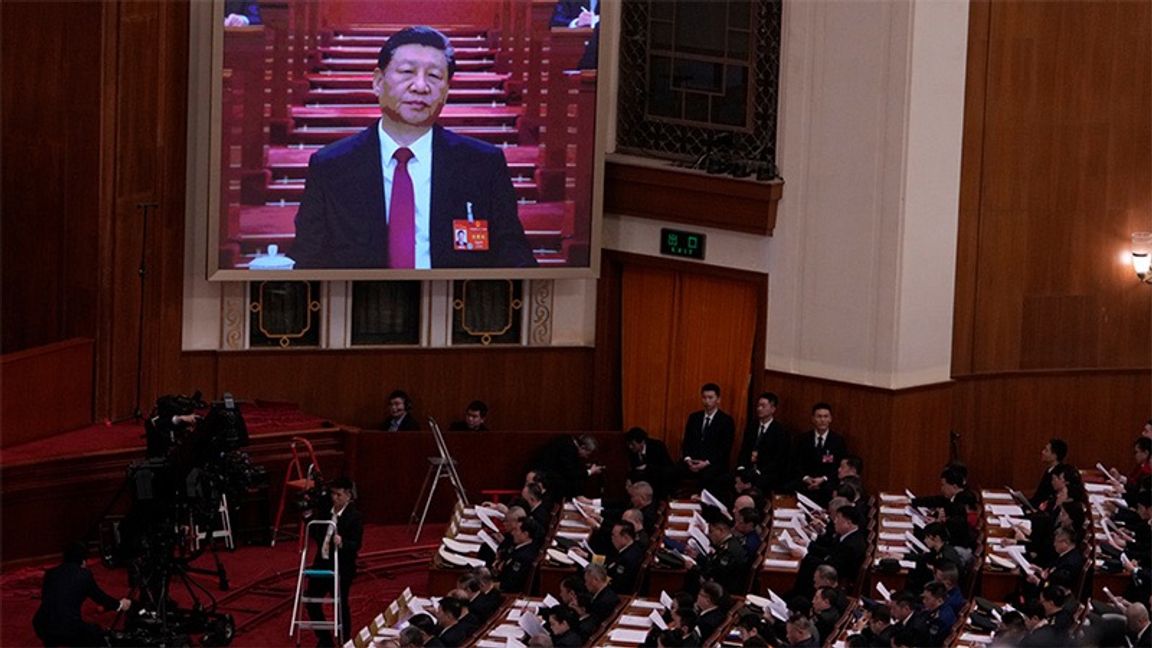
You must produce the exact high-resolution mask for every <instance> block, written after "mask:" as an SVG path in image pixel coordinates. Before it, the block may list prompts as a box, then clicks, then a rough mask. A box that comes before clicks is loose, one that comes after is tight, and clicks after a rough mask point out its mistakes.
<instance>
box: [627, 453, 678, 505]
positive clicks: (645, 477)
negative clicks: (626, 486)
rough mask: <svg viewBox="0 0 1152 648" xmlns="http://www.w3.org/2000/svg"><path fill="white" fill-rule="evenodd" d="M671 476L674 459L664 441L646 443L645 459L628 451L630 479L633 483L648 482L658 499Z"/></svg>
mask: <svg viewBox="0 0 1152 648" xmlns="http://www.w3.org/2000/svg"><path fill="white" fill-rule="evenodd" d="M640 466H644V468H640ZM671 476H672V457H671V456H670V455H669V454H668V446H667V445H665V444H664V442H663V441H660V440H657V439H648V440H647V441H645V442H644V457H643V459H641V457H640V455H638V454H636V453H635V452H632V451H631V450H629V451H628V479H629V480H631V481H632V482H633V483H635V482H638V481H643V482H648V485H650V486H651V487H652V490H653V492H654V493H655V495H656V498H657V499H659V498H660V496H661V495H662V494H663V493H664V492H665V489H666V487H667V485H668V480H669V479H670V478H671Z"/></svg>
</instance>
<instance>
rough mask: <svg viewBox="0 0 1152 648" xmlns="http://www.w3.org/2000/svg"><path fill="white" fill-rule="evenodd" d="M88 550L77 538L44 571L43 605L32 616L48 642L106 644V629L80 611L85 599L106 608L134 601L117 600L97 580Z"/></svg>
mask: <svg viewBox="0 0 1152 648" xmlns="http://www.w3.org/2000/svg"><path fill="white" fill-rule="evenodd" d="M87 557H88V550H87V549H86V548H85V547H84V545H83V544H80V543H79V542H74V543H72V544H70V545H68V546H67V547H65V549H64V555H63V560H61V561H60V564H59V565H57V566H56V567H53V568H52V569H49V570H48V571H46V572H45V573H44V588H43V591H42V593H41V596H40V608H39V609H37V610H36V616H34V617H32V627H33V628H35V630H36V636H37V637H40V640H41V641H43V642H44V645H45V646H77V647H81V646H104V645H107V644H106V641H105V634H106V633H105V631H104V630H103V628H101V627H100V626H98V625H96V624H95V623H86V622H85V621H84V618H83V616H82V615H81V614H80V606H81V605H83V603H84V599H89V598H90V599H92V600H93V601H96V602H97V603H99V604H100V605H102V606H103V607H104V609H105V610H109V611H111V610H120V611H124V610H127V609H128V607H129V606H130V605H131V604H132V601H131V600H129V599H126V598H122V599H120V600H116V599H114V598H112V597H111V596H109V595H108V594H106V593H105V592H104V590H102V589H100V586H99V585H97V584H96V579H95V578H94V577H93V576H92V572H91V571H89V570H88V568H87V567H86V566H85V564H84V562H85V560H86V559H87Z"/></svg>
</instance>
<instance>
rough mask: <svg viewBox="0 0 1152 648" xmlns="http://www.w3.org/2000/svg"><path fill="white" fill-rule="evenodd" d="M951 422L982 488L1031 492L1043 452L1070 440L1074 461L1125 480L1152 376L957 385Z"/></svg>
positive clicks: (1062, 376) (1055, 375) (1048, 376)
mask: <svg viewBox="0 0 1152 648" xmlns="http://www.w3.org/2000/svg"><path fill="white" fill-rule="evenodd" d="M954 403H955V409H954V413H953V418H954V421H955V426H956V430H957V431H958V432H959V433H960V435H961V439H960V446H961V457H963V458H964V460H965V461H967V462H968V465H969V466H970V468H971V474H972V478H973V479H974V480H977V481H978V482H979V483H985V484H991V485H996V486H998V485H1002V484H1005V483H1011V484H1014V485H1019V486H1021V487H1024V488H1026V489H1031V488H1034V487H1035V482H1036V481H1037V480H1038V479H1039V470H1040V449H1041V448H1042V447H1044V444H1045V443H1047V441H1048V439H1051V438H1052V437H1059V438H1062V439H1064V440H1066V441H1068V445H1069V461H1071V462H1072V463H1073V464H1074V465H1077V466H1080V467H1081V468H1086V467H1090V466H1092V465H1093V464H1095V463H1096V462H1097V461H1103V462H1104V463H1105V464H1107V465H1109V466H1118V467H1119V468H1120V470H1121V472H1124V473H1127V472H1128V470H1130V469H1131V468H1132V466H1133V465H1134V462H1133V459H1132V444H1133V443H1134V441H1135V439H1136V437H1137V436H1139V434H1140V429H1141V427H1142V426H1143V425H1144V421H1146V420H1147V419H1148V418H1149V416H1150V414H1152V372H1150V371H1148V370H1146V369H1140V370H1129V371H1121V370H1099V371H1053V372H1035V373H1029V374H1020V373H1015V374H1003V375H989V376H978V377H977V376H973V377H968V378H963V379H959V380H957V381H956V386H955V394H954Z"/></svg>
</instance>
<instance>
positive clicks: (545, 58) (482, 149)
mask: <svg viewBox="0 0 1152 648" xmlns="http://www.w3.org/2000/svg"><path fill="white" fill-rule="evenodd" d="M602 3H603V0H601V3H592V4H593V9H592V10H589V8H588V6H587V5H588V3H570V2H556V1H554V0H421V1H420V2H411V1H410V0H409V1H407V2H399V1H396V0H355V1H352V0H324V1H320V0H278V1H270V0H265V1H251V0H249V1H244V2H240V1H233V0H215V1H213V2H195V3H192V5H191V6H192V29H191V39H192V47H191V57H190V67H191V70H190V95H191V99H190V108H191V114H190V115H189V128H190V131H189V140H190V151H189V167H190V168H189V175H188V177H189V185H188V186H189V192H190V195H189V201H188V204H189V208H190V215H191V216H190V217H191V218H194V219H196V227H197V228H199V227H203V230H199V229H197V235H196V238H197V239H198V240H203V241H204V246H205V247H206V267H207V277H208V279H210V280H214V281H250V280H267V279H288V278H291V279H292V280H352V279H362V280H393V279H409V280H410V279H454V278H477V279H484V278H524V279H532V278H590V277H595V276H596V275H597V274H598V269H599V244H600V229H601V219H602V209H601V205H602V198H601V194H602V176H603V166H604V165H603V157H604V149H605V144H604V139H605V137H604V136H605V131H606V130H607V128H606V126H607V124H606V121H607V115H608V110H607V109H606V106H605V105H604V104H605V103H606V99H607V97H608V93H607V92H605V91H604V88H603V85H604V76H605V75H603V74H599V73H598V72H597V69H596V67H597V63H598V60H599V52H600V49H601V43H600V38H599V32H600V28H601V26H600V24H599V19H600V13H601V12H600V9H601V7H599V6H598V5H599V4H602ZM572 11H575V12H582V13H579V14H576V13H574V14H572V15H567V13H565V12H572ZM244 23H247V24H244ZM414 26H419V27H424V26H426V27H429V28H431V30H427V29H418V30H416V31H415V32H414V31H412V30H408V31H406V32H402V33H401V30H402V29H404V28H406V27H414ZM398 33H400V34H401V35H399V36H397V37H396V39H395V40H394V42H393V46H392V47H394V48H395V49H392V47H389V46H388V45H387V43H388V42H389V39H390V38H392V37H393V36H395V35H397V34H398ZM440 34H443V36H444V37H445V38H446V39H447V42H448V45H449V50H450V52H451V54H452V56H451V59H452V62H453V65H454V70H452V71H449V70H446V69H445V64H446V63H447V61H448V60H449V57H448V53H449V52H448V51H445V50H444V49H442V48H441V47H439V46H436V45H435V44H436V43H437V42H439V41H438V40H437V39H439V37H440ZM429 39H431V40H429ZM397 43H403V44H402V45H396V44H397ZM430 43H431V44H430ZM382 50H388V51H387V53H384V54H382ZM385 60H387V63H385V64H384V65H383V67H381V62H382V61H385ZM399 147H404V148H408V149H409V150H410V151H411V161H407V158H408V157H409V155H408V154H406V153H404V152H403V151H402V152H401V153H402V154H403V155H402V157H403V158H404V159H405V160H406V161H404V162H400V161H397V160H396V159H394V158H393V156H392V151H395V150H396V149H397V148H399ZM402 165H403V166H402ZM396 188H398V189H396ZM394 189H396V190H395V191H394ZM201 223H203V225H200V224H201ZM201 232H202V233H201ZM197 256H199V255H197Z"/></svg>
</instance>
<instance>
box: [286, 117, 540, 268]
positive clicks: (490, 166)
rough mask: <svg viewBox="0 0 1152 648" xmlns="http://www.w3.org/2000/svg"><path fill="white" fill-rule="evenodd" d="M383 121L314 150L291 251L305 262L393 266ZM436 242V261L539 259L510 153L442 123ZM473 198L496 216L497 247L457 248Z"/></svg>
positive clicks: (497, 264) (435, 157) (516, 264)
mask: <svg viewBox="0 0 1152 648" xmlns="http://www.w3.org/2000/svg"><path fill="white" fill-rule="evenodd" d="M383 173H384V172H383V166H382V165H381V161H380V135H379V130H378V126H377V124H373V125H372V126H369V127H368V128H366V129H364V130H363V131H360V132H359V133H357V134H356V135H353V136H351V137H347V138H344V139H342V140H339V141H337V142H334V143H332V144H329V145H328V146H325V147H324V148H322V149H320V150H319V151H317V152H316V153H314V154H313V155H312V159H311V160H310V161H309V163H308V183H307V185H306V186H305V188H304V199H303V202H301V203H300V210H299V211H298V212H297V213H296V240H295V241H294V242H293V244H292V252H291V257H292V258H293V259H295V260H296V267H298V268H387V267H388V225H387V221H386V220H385V205H384V175H383ZM429 202H430V214H429V217H428V219H429V228H430V230H431V232H430V235H429V247H430V252H431V256H432V267H433V268H522V267H532V266H535V265H536V259H535V257H533V256H532V249H531V247H530V246H529V245H528V239H527V238H526V237H525V236H524V227H523V226H522V225H521V224H520V218H519V215H518V213H517V210H516V192H515V190H514V189H513V188H512V180H511V178H510V177H509V175H508V163H507V162H506V161H505V159H504V153H503V152H502V151H501V150H500V149H498V148H496V147H494V146H492V145H490V144H487V143H484V142H481V141H479V140H475V139H472V138H470V137H464V136H462V135H457V134H456V133H453V132H452V131H449V130H446V129H444V128H442V127H440V126H435V127H433V130H432V196H431V199H430V201H429ZM469 202H471V203H472V208H473V209H472V213H473V215H474V216H475V218H476V219H477V220H487V221H488V235H489V249H488V250H487V251H484V252H475V251H456V250H454V249H453V248H452V246H453V240H454V236H453V231H452V221H453V220H454V219H461V218H465V217H466V215H467V213H468V212H467V205H466V203H469Z"/></svg>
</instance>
